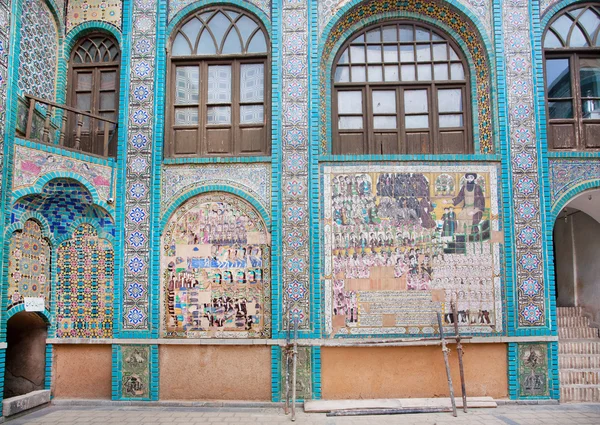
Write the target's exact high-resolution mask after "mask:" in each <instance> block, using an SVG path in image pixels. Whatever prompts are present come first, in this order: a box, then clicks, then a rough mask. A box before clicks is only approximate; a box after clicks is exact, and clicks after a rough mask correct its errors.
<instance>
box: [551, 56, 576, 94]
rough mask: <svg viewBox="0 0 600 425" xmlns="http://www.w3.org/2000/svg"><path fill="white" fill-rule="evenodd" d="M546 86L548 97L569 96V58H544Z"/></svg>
mask: <svg viewBox="0 0 600 425" xmlns="http://www.w3.org/2000/svg"><path fill="white" fill-rule="evenodd" d="M546 87H547V90H548V97H550V98H557V97H571V72H570V70H569V59H547V60H546Z"/></svg>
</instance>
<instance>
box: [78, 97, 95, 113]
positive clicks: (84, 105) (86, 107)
mask: <svg viewBox="0 0 600 425" xmlns="http://www.w3.org/2000/svg"><path fill="white" fill-rule="evenodd" d="M76 103H77V109H79V110H80V111H88V112H89V111H91V110H92V94H91V93H77V101H76Z"/></svg>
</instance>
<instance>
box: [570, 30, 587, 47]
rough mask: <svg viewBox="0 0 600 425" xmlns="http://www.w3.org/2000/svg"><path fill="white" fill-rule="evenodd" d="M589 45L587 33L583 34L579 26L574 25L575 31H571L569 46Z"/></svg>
mask: <svg viewBox="0 0 600 425" xmlns="http://www.w3.org/2000/svg"><path fill="white" fill-rule="evenodd" d="M588 45H589V44H588V42H587V40H586V39H585V35H583V33H582V32H581V30H580V29H579V27H578V26H577V25H575V26H574V27H573V32H572V33H571V39H570V40H569V47H585V46H588Z"/></svg>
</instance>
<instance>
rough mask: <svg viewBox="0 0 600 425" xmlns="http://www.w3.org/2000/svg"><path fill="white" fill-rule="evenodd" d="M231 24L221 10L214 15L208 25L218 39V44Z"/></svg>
mask: <svg viewBox="0 0 600 425" xmlns="http://www.w3.org/2000/svg"><path fill="white" fill-rule="evenodd" d="M230 24H231V22H230V21H229V19H228V18H227V17H226V16H225V15H224V14H223V13H221V12H219V13H217V14H216V15H215V16H213V17H212V19H211V20H210V21H209V22H208V27H209V28H210V31H211V32H212V34H213V36H214V37H215V40H216V41H217V46H220V45H221V42H222V41H223V36H224V35H225V31H227V29H228V28H229V25H230Z"/></svg>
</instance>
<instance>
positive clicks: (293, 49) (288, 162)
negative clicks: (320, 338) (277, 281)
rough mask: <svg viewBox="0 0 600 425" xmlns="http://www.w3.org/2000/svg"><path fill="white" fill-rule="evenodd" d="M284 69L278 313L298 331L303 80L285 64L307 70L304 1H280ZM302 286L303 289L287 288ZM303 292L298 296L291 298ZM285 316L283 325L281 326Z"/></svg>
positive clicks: (302, 308) (304, 182)
mask: <svg viewBox="0 0 600 425" xmlns="http://www.w3.org/2000/svg"><path fill="white" fill-rule="evenodd" d="M282 5H283V7H282V12H281V16H282V21H283V22H282V27H283V28H282V41H283V43H282V44H283V70H282V71H281V73H282V83H283V89H282V95H283V113H282V117H281V128H282V138H283V142H282V148H281V149H282V152H283V161H282V173H281V193H282V194H281V199H282V208H281V215H282V217H281V223H282V224H281V243H282V257H281V264H282V273H281V282H283V287H282V291H281V293H282V304H281V305H282V311H283V312H284V313H285V312H286V311H288V309H289V311H290V312H291V314H292V315H293V316H294V317H295V320H298V321H299V328H300V329H309V328H310V287H309V282H310V279H309V273H310V261H309V259H310V247H309V245H310V240H309V208H308V196H309V195H308V189H307V188H308V183H309V180H308V160H309V157H308V96H307V91H308V90H307V89H306V88H307V87H308V77H307V75H306V74H305V73H296V72H294V71H293V70H292V69H291V68H292V67H290V66H289V64H290V63H295V64H298V68H301V69H307V67H308V63H307V61H308V16H307V14H308V2H307V1H306V0H283V3H282ZM297 86H301V87H304V88H305V89H304V90H303V92H302V94H301V95H299V96H289V93H290V92H292V91H293V87H297ZM298 287H301V288H303V289H304V290H302V291H300V292H298V291H295V290H294V291H292V292H290V290H289V289H293V288H296V289H297V288H298ZM290 293H302V294H303V296H302V297H290V295H289V294H290ZM287 317H289V316H287V315H286V316H285V317H284V319H283V320H284V322H283V323H282V326H283V327H284V328H285V326H286V323H287Z"/></svg>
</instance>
